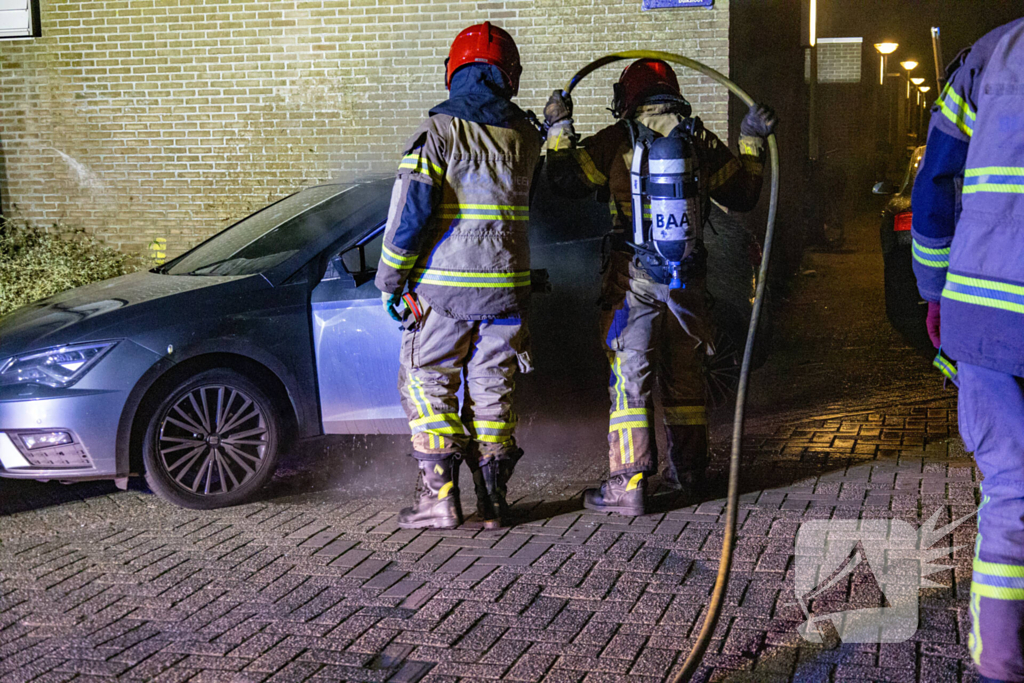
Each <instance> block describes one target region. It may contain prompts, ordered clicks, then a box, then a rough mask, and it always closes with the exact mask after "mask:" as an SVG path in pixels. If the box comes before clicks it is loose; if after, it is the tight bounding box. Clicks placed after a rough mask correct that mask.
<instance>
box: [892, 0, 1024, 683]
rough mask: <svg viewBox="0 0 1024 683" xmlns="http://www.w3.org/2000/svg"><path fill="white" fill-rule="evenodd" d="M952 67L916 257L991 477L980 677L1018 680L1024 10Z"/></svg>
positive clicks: (1022, 588)
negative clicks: (1022, 16)
mask: <svg viewBox="0 0 1024 683" xmlns="http://www.w3.org/2000/svg"><path fill="white" fill-rule="evenodd" d="M947 73H948V82H947V84H946V86H945V88H944V89H943V91H942V93H941V94H940V95H939V99H938V101H937V102H936V103H935V105H934V106H933V107H932V115H931V124H930V129H929V131H928V149H927V151H926V152H925V155H924V159H923V161H922V162H921V168H920V170H919V171H918V174H917V180H916V181H915V183H914V194H913V197H912V199H913V205H914V216H913V225H912V230H911V236H912V239H913V244H912V251H913V259H914V260H913V266H914V273H915V274H916V275H917V285H918V289H919V290H920V292H921V296H922V297H924V299H925V300H927V301H928V307H929V316H928V319H929V321H928V324H929V330H928V331H929V334H930V336H932V338H933V341H934V342H935V345H936V346H939V343H940V342H941V346H942V352H940V355H939V357H938V358H937V359H936V364H938V365H940V368H941V367H945V370H946V372H947V373H948V374H953V373H955V376H956V377H957V379H958V381H959V385H960V396H959V402H960V405H959V411H958V412H959V420H960V435H961V436H962V437H963V440H964V444H965V445H966V446H967V450H969V451H974V459H975V461H976V462H977V464H978V469H979V470H981V473H982V474H983V475H984V482H983V483H982V485H981V494H982V495H981V506H980V507H979V508H978V536H977V540H976V543H975V553H974V574H973V577H972V581H971V598H970V600H971V601H970V612H971V621H972V625H971V633H970V636H969V637H968V641H967V644H968V648H969V649H970V651H971V656H972V657H973V659H974V661H975V663H976V664H977V665H978V669H979V671H980V673H981V680H982V681H983V683H998V682H1000V681H1013V682H1015V683H1017V682H1020V681H1024V117H1022V115H1021V112H1024V88H1022V87H1021V83H1022V82H1024V19H1018V20H1016V21H1013V22H1010V23H1009V24H1006V25H1004V26H1001V27H999V28H997V29H995V30H994V31H992V32H991V33H988V34H987V35H985V36H984V37H982V38H981V40H979V41H978V42H977V43H975V44H974V46H973V47H971V48H970V50H969V51H965V52H962V53H961V54H960V55H959V56H958V57H957V58H956V60H955V61H954V62H953V64H952V65H951V67H950V69H949V71H948V72H947ZM1018 164H1021V165H1020V166H1018ZM961 179H962V183H963V190H962V202H961V206H960V210H959V215H957V209H958V203H957V183H958V182H960V181H961ZM940 312H941V315H940ZM943 352H944V353H945V356H947V357H948V358H951V359H953V360H954V361H956V362H957V365H956V367H955V368H952V367H951V365H950V364H949V363H948V361H945V358H944V356H943V355H942V354H943Z"/></svg>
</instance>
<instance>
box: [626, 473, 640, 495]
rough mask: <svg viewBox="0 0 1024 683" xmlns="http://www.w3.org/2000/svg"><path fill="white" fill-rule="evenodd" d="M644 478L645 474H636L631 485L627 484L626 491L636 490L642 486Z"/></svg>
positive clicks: (630, 482)
mask: <svg viewBox="0 0 1024 683" xmlns="http://www.w3.org/2000/svg"><path fill="white" fill-rule="evenodd" d="M643 478H644V473H643V472H638V473H637V474H634V475H633V477H632V478H631V479H630V480H629V483H628V484H626V490H627V491H632V490H634V489H635V488H636V487H637V486H639V485H640V480H641V479H643Z"/></svg>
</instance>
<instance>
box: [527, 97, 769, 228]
mask: <svg viewBox="0 0 1024 683" xmlns="http://www.w3.org/2000/svg"><path fill="white" fill-rule="evenodd" d="M684 118H685V117H684V116H683V115H682V114H680V113H678V108H677V105H674V104H666V103H659V104H646V105H641V106H640V107H638V108H637V110H636V113H635V114H634V115H633V117H632V120H633V121H636V122H637V123H640V124H641V125H643V126H646V127H647V128H649V129H651V130H652V131H654V132H655V133H657V134H659V135H668V134H669V133H670V132H672V129H673V128H675V127H676V126H677V125H678V124H679V123H681V122H682V121H683V120H684ZM633 144H634V143H633V140H632V137H631V134H630V132H629V128H628V127H627V124H626V122H624V121H620V122H618V123H616V124H614V125H611V126H608V127H607V128H604V129H602V130H600V131H598V132H597V133H596V134H595V135H593V136H591V137H588V138H584V139H583V140H582V141H581V142H580V143H579V145H578V146H577V145H576V144H575V142H574V141H573V139H572V138H571V137H562V138H556V139H553V140H552V139H549V141H548V155H547V166H548V176H549V178H550V181H551V182H552V183H553V185H554V187H555V190H556V191H557V192H558V193H560V194H563V195H567V196H573V197H582V196H586V195H588V194H590V193H591V192H593V191H594V190H596V189H598V188H606V189H607V191H608V193H609V194H610V201H609V208H610V210H611V212H612V225H613V228H612V230H613V234H614V235H616V236H624V235H630V234H631V233H632V230H633V225H632V220H633V219H632V215H633V211H632V203H631V197H632V190H631V185H630V176H629V168H630V164H632V162H633ZM697 144H698V147H699V148H700V149H701V150H702V152H703V154H702V155H701V159H700V163H701V174H702V176H701V178H702V182H703V185H704V190H705V191H706V192H708V193H710V196H711V198H712V199H714V200H715V201H716V202H718V203H719V204H721V205H722V206H725V207H726V208H729V209H733V210H736V211H750V210H751V209H753V208H754V206H756V204H757V200H758V198H759V197H760V195H761V183H762V179H763V176H764V141H763V140H761V139H760V138H756V137H749V136H744V137H741V138H740V144H739V146H740V152H741V153H740V156H739V157H738V158H737V157H736V156H735V155H734V154H733V153H732V151H730V150H729V147H728V146H727V145H725V144H723V143H722V141H721V140H719V139H718V137H717V136H716V135H715V134H714V133H712V132H711V131H709V130H706V129H704V130H703V131H702V133H701V135H700V137H699V138H698V140H697Z"/></svg>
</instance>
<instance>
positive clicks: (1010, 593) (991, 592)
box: [971, 581, 1024, 600]
mask: <svg viewBox="0 0 1024 683" xmlns="http://www.w3.org/2000/svg"><path fill="white" fill-rule="evenodd" d="M971 593H972V594H974V595H980V596H981V597H983V598H993V599H994V600H1024V588H1004V587H1002V586H986V585H985V584H983V583H975V582H973V581H972V582H971Z"/></svg>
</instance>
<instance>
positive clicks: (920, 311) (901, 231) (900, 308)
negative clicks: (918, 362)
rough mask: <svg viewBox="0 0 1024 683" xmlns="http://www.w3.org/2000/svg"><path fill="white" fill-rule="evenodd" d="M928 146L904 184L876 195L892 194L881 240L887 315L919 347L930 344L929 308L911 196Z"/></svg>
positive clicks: (885, 185)
mask: <svg viewBox="0 0 1024 683" xmlns="http://www.w3.org/2000/svg"><path fill="white" fill-rule="evenodd" d="M924 152H925V147H924V145H922V146H920V147H918V148H917V149H915V150H914V153H913V154H912V155H911V157H910V162H909V163H908V165H907V170H906V173H905V174H904V176H903V182H902V183H901V184H900V185H899V187H898V188H897V187H896V186H894V185H893V184H892V183H890V182H888V181H882V182H879V183H877V184H875V186H874V188H873V189H872V192H873V193H874V194H876V195H891V196H890V197H889V201H888V202H887V203H886V205H885V208H884V209H882V221H881V225H880V226H879V241H880V243H881V247H882V260H883V262H884V264H885V314H886V316H887V317H888V318H889V322H890V323H891V324H892V326H893V327H894V328H895V329H896V330H897V331H898V332H899V333H900V334H902V335H903V336H904V337H906V339H907V340H908V341H909V342H911V343H912V344H914V345H915V346H918V345H920V346H922V348H924V345H927V348H931V345H930V342H929V341H928V334H927V332H926V330H925V326H924V319H925V314H926V313H927V305H926V303H925V301H924V299H922V298H921V295H920V294H919V293H918V291H917V278H915V277H914V270H913V266H912V258H913V256H912V254H911V248H910V226H911V220H912V218H913V207H912V206H911V195H912V194H913V191H914V180H915V178H916V177H917V169H918V168H919V167H920V165H921V160H922V159H923V158H924Z"/></svg>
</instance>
